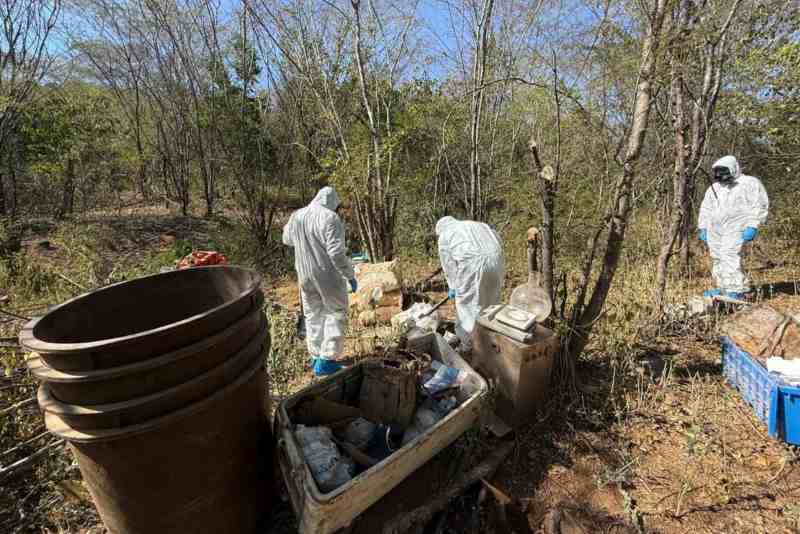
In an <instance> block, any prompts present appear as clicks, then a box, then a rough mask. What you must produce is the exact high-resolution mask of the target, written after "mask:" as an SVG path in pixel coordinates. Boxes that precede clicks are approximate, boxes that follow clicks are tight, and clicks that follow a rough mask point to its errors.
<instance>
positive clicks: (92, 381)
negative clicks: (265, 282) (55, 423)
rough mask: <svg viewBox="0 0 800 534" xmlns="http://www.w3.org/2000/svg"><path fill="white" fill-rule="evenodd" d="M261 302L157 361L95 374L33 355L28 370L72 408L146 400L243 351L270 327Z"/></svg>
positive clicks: (28, 362)
mask: <svg viewBox="0 0 800 534" xmlns="http://www.w3.org/2000/svg"><path fill="white" fill-rule="evenodd" d="M261 301H262V299H260V298H259V299H258V302H257V303H256V306H255V308H254V309H253V310H252V311H250V312H249V313H248V315H246V316H245V317H243V318H242V319H240V320H239V321H236V322H235V323H234V324H232V325H230V326H229V327H228V328H226V329H225V330H223V331H221V332H219V333H217V334H214V335H213V336H211V337H207V338H205V339H202V340H200V341H198V342H196V343H192V344H191V345H188V346H186V347H182V348H180V349H178V350H176V351H172V352H168V353H166V354H163V355H161V356H157V357H155V358H150V359H148V360H143V361H141V362H136V363H132V364H128V365H123V366H120V367H111V368H108V369H99V370H95V371H58V370H56V369H51V368H50V367H48V366H47V365H46V364H45V363H44V361H43V360H42V359H41V358H39V357H33V358H30V359H29V360H28V361H27V364H28V369H29V370H30V371H31V373H32V374H33V376H35V377H36V378H37V379H38V380H40V381H42V382H46V383H47V387H48V389H49V391H50V393H51V394H52V396H53V397H54V398H55V399H57V400H59V401H61V402H65V403H68V404H79V405H95V404H110V403H116V402H123V401H127V400H130V399H135V398H138V397H144V396H146V395H150V394H153V393H157V392H159V391H163V390H165V389H169V388H171V387H174V386H177V385H178V384H182V383H184V382H187V381H189V380H191V379H192V378H194V377H196V376H198V375H201V374H203V373H205V372H207V371H209V370H211V369H213V368H214V367H216V366H217V365H219V364H220V363H222V362H224V361H225V360H226V359H228V358H229V357H231V356H232V355H234V354H235V353H236V352H238V351H239V350H241V349H242V348H244V346H245V345H246V344H247V343H248V342H250V340H251V339H252V338H253V336H254V335H256V334H257V333H259V332H261V331H262V330H265V329H266V328H267V324H266V319H265V318H264V314H263V312H262V310H261Z"/></svg>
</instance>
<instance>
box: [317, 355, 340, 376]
mask: <svg viewBox="0 0 800 534" xmlns="http://www.w3.org/2000/svg"><path fill="white" fill-rule="evenodd" d="M341 369H342V364H340V363H339V362H336V361H333V360H326V359H325V358H317V359H316V360H314V376H328V375H332V374H333V373H335V372H337V371H339V370H341Z"/></svg>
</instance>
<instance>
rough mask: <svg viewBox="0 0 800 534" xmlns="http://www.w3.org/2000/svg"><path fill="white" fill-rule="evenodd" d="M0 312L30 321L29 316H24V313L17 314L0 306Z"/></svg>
mask: <svg viewBox="0 0 800 534" xmlns="http://www.w3.org/2000/svg"><path fill="white" fill-rule="evenodd" d="M0 313H4V314H6V315H8V316H10V317H14V318H15V319H20V320H22V321H30V320H31V319H30V317H25V316H24V315H17V314H16V313H13V312H10V311H8V310H4V309H3V308H0Z"/></svg>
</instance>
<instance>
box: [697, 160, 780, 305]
mask: <svg viewBox="0 0 800 534" xmlns="http://www.w3.org/2000/svg"><path fill="white" fill-rule="evenodd" d="M711 169H712V171H713V173H714V183H713V184H712V185H711V187H709V188H708V190H707V191H706V194H705V197H704V198H703V203H702V204H701V205H700V217H699V220H698V223H697V227H698V230H699V238H700V240H701V241H703V242H705V243H706V244H707V245H708V250H709V253H710V255H711V263H712V274H713V276H714V281H715V282H716V284H717V287H716V288H715V289H712V290H709V291H706V292H705V293H704V295H705V296H707V297H711V296H715V295H723V296H728V297H732V298H737V299H741V298H744V296H745V293H747V292H749V291H750V283H749V281H748V280H747V277H746V276H745V274H744V272H743V271H742V258H741V252H742V245H743V244H744V243H746V242H749V241H752V240H753V239H755V237H756V235H757V234H758V227H759V226H761V225H762V224H764V222H765V221H766V220H767V214H768V212H769V198H768V197H767V191H766V190H765V189H764V185H763V184H762V183H761V181H760V180H759V179H758V178H755V177H753V176H748V175H746V174H742V172H741V170H740V168H739V163H738V162H737V161H736V158H735V157H733V156H725V157H723V158H720V159H718V160H717V161H715V162H714V164H713V165H712V166H711Z"/></svg>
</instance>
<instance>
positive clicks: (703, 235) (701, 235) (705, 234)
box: [697, 230, 708, 243]
mask: <svg viewBox="0 0 800 534" xmlns="http://www.w3.org/2000/svg"><path fill="white" fill-rule="evenodd" d="M697 238H698V239H699V240H700V241H702V242H703V243H706V242H708V231H706V230H700V233H699V234H698V235H697Z"/></svg>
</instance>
